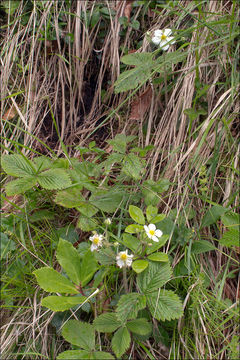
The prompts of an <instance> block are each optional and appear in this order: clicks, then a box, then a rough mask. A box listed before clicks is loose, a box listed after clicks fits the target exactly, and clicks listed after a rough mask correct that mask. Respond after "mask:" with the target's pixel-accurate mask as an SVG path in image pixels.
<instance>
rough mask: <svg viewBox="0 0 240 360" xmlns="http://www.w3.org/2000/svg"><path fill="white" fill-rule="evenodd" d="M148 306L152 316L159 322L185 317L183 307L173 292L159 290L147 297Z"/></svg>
mask: <svg viewBox="0 0 240 360" xmlns="http://www.w3.org/2000/svg"><path fill="white" fill-rule="evenodd" d="M147 305H148V307H149V310H150V311H151V314H152V316H153V317H154V318H155V319H157V320H159V321H165V320H173V319H178V318H180V317H181V316H182V315H183V305H182V303H181V300H180V299H179V297H178V296H177V295H176V294H175V293H174V292H173V291H171V290H163V289H159V291H155V292H152V293H151V294H148V295H147Z"/></svg>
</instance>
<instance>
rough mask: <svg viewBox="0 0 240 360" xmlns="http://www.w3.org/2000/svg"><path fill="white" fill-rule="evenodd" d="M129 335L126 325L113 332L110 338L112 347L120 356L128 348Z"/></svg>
mask: <svg viewBox="0 0 240 360" xmlns="http://www.w3.org/2000/svg"><path fill="white" fill-rule="evenodd" d="M130 342H131V337H130V334H129V331H128V329H127V328H126V327H121V328H120V329H118V331H116V332H115V334H114V336H113V338H112V349H113V351H114V353H115V355H116V356H117V358H120V357H121V356H122V355H123V354H124V353H125V351H126V350H127V349H128V348H129V346H130Z"/></svg>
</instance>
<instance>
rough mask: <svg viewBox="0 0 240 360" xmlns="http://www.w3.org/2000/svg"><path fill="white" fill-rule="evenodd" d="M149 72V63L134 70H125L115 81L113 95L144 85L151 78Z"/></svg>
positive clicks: (150, 66) (150, 65)
mask: <svg viewBox="0 0 240 360" xmlns="http://www.w3.org/2000/svg"><path fill="white" fill-rule="evenodd" d="M151 71H152V64H151V63H143V64H142V65H140V66H137V67H136V68H135V69H131V70H125V71H124V72H123V73H122V74H120V75H119V77H118V79H117V81H115V84H114V86H115V94H118V93H120V92H123V91H128V90H131V89H135V88H136V87H137V86H138V85H139V84H141V83H144V82H145V81H147V80H148V79H149V78H150V77H151Z"/></svg>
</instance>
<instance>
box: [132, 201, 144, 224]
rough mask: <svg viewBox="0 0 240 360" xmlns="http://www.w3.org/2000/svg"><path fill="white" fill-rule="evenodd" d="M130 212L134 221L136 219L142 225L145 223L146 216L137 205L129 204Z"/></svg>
mask: <svg viewBox="0 0 240 360" xmlns="http://www.w3.org/2000/svg"><path fill="white" fill-rule="evenodd" d="M129 214H130V216H131V218H132V219H133V220H134V221H136V223H138V224H140V225H144V224H145V218H144V215H143V212H142V210H141V209H139V208H138V207H137V206H134V205H130V206H129Z"/></svg>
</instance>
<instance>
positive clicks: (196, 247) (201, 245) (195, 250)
mask: <svg viewBox="0 0 240 360" xmlns="http://www.w3.org/2000/svg"><path fill="white" fill-rule="evenodd" d="M211 250H216V247H215V246H214V245H213V244H212V243H210V241H207V240H199V241H195V242H194V243H193V244H192V248H191V253H192V254H202V253H205V252H207V251H211Z"/></svg>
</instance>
